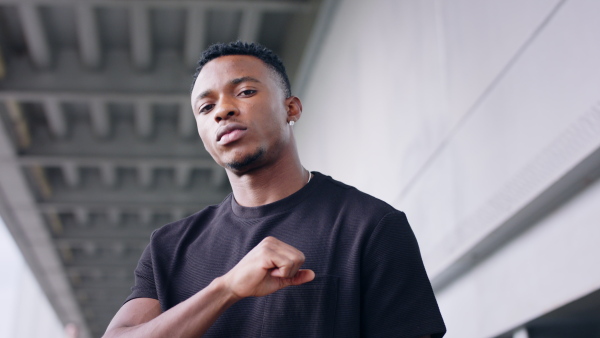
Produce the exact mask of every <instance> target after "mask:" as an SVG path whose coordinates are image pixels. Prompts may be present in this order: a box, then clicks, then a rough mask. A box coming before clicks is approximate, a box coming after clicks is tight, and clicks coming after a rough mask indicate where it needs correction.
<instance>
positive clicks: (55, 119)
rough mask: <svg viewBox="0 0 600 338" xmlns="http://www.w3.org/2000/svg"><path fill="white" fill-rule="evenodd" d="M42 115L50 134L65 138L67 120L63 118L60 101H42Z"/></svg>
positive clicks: (48, 98) (53, 99) (50, 98)
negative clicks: (44, 116)
mask: <svg viewBox="0 0 600 338" xmlns="http://www.w3.org/2000/svg"><path fill="white" fill-rule="evenodd" d="M44 113H45V115H46V119H47V120H48V127H50V130H51V131H52V134H54V136H56V137H59V138H64V137H65V136H67V131H68V126H67V119H66V118H65V115H64V112H63V109H62V106H61V104H60V101H59V100H57V99H56V98H53V97H47V98H46V99H45V100H44Z"/></svg>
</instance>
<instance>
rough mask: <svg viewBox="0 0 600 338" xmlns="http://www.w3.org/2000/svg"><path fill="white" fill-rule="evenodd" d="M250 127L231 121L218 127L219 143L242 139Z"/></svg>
mask: <svg viewBox="0 0 600 338" xmlns="http://www.w3.org/2000/svg"><path fill="white" fill-rule="evenodd" d="M247 129H248V128H246V127H244V126H243V125H241V124H239V123H229V124H227V125H225V126H223V127H220V128H219V129H217V143H220V144H227V143H230V142H233V141H236V140H238V139H240V138H241V137H242V136H243V135H244V134H245V133H246V130H247Z"/></svg>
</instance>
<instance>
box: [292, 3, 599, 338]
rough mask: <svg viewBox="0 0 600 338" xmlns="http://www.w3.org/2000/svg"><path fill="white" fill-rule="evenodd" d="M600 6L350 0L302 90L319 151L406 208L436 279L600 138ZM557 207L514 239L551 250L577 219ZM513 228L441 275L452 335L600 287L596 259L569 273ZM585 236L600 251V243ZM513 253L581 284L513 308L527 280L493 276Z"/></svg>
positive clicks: (308, 139)
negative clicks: (483, 255) (504, 240)
mask: <svg viewBox="0 0 600 338" xmlns="http://www.w3.org/2000/svg"><path fill="white" fill-rule="evenodd" d="M599 11H600V2H598V1H594V0H570V1H558V0H553V1H549V0H536V1H519V0H511V1H477V0H456V1H434V0H428V1H427V0H421V1H391V0H390V1H385V0H374V1H361V0H347V1H340V3H339V5H338V8H337V11H336V13H335V16H334V17H333V18H332V21H331V26H330V29H329V31H328V33H327V35H326V37H325V39H324V43H323V45H322V46H321V48H320V52H319V55H318V57H317V58H316V62H315V64H314V65H313V69H312V74H311V76H310V77H309V81H308V83H307V85H306V87H305V88H306V90H305V91H304V93H302V94H303V97H302V100H303V103H304V108H305V109H304V115H303V116H302V119H301V121H300V123H298V124H297V127H296V132H297V136H298V139H299V147H300V152H301V156H302V159H303V161H304V163H305V166H306V167H307V168H308V169H311V170H319V171H322V172H324V173H327V174H330V175H332V176H333V177H334V178H336V179H339V180H342V181H345V182H346V183H349V184H352V185H354V186H356V187H358V188H359V189H361V190H363V191H366V192H368V193H371V194H373V195H375V196H377V197H380V198H382V199H384V200H385V201H387V202H389V203H391V204H392V205H394V206H395V207H397V208H398V209H400V210H403V211H406V212H407V214H408V217H409V220H410V221H411V224H412V226H413V228H414V229H415V232H416V234H417V237H418V239H419V242H420V246H421V250H422V253H423V256H424V260H425V263H426V266H427V269H428V272H429V274H430V277H432V278H433V279H435V278H436V276H439V275H440V274H442V273H444V272H445V271H447V270H448V269H449V268H450V267H451V266H452V265H453V264H455V262H456V261H457V260H458V259H459V258H460V257H461V256H464V255H465V254H466V253H468V252H469V250H472V249H473V248H474V247H475V246H476V245H477V244H478V243H480V242H481V241H482V240H483V239H485V238H486V236H489V235H490V234H491V233H492V232H493V231H495V230H497V229H498V228H500V227H502V226H504V225H505V224H506V220H507V219H509V218H510V217H511V216H513V215H514V214H515V213H516V212H517V211H518V210H521V209H522V208H524V207H526V206H528V205H530V204H531V203H532V201H534V200H535V199H536V198H537V197H539V196H540V195H541V194H542V193H544V192H545V191H547V190H548V189H549V187H550V186H552V184H553V183H555V182H557V181H558V180H560V179H561V178H563V177H565V175H566V174H567V173H569V172H572V170H573V168H575V167H577V166H578V165H579V164H580V163H581V162H582V161H583V160H584V159H585V158H587V157H588V156H590V154H591V153H592V152H593V151H594V150H596V149H599V148H600V109H599V107H600V44H599V43H598V41H600V20H598V19H597V13H598V12H599ZM590 191H592V192H590ZM583 194H584V193H581V194H580V195H583ZM585 194H586V195H585V196H586V197H585V201H586V202H583V200H584V198H583V197H581V196H579V197H577V198H579V199H576V201H579V202H573V201H571V202H569V203H571V204H569V205H571V206H570V207H568V208H572V209H573V210H575V209H577V208H580V209H581V210H579V209H578V210H579V211H578V212H577V213H576V214H579V215H588V216H586V217H588V218H584V219H581V220H580V222H578V223H577V225H576V226H577V229H580V230H578V231H581V234H584V233H585V234H586V235H585V236H591V235H596V236H597V235H598V234H597V233H596V232H593V229H592V228H593V227H594V223H593V222H592V220H593V219H594V218H592V217H593V216H594V215H593V214H592V212H594V210H593V207H592V205H593V204H594V203H596V204H598V205H600V190H598V189H595V190H594V189H590V190H589V191H587V192H585ZM572 203H575V204H574V205H572ZM564 208H567V207H566V206H564ZM558 214H559V213H558V212H557V213H556V215H551V216H549V218H547V219H545V220H544V221H543V222H541V223H540V224H537V225H535V226H534V227H533V228H532V229H530V230H529V232H527V233H526V234H523V235H521V236H520V237H519V238H517V239H516V240H515V243H522V242H523V243H530V244H529V245H527V244H523V245H524V247H528V246H529V247H530V249H531V248H535V249H533V250H537V246H539V248H540V250H541V251H540V252H544V251H543V250H545V249H547V248H548V245H549V244H548V243H551V242H553V241H558V240H560V239H562V238H564V237H565V236H566V235H567V234H568V233H569V229H571V228H572V227H573V226H574V225H573V224H568V223H565V221H564V219H565V218H560V217H559V216H558ZM595 216H597V215H595ZM559 219H560V220H561V221H558V220H559ZM595 219H597V217H596V218H595ZM561 222H562V223H561ZM550 224H554V225H553V226H554V227H556V229H559V230H556V231H553V230H551V227H552V226H551V225H550ZM531 231H538V232H539V233H540V236H541V238H540V239H537V237H535V236H533V237H532V236H530V235H527V234H528V233H530V232H531ZM561 231H562V232H561ZM586 231H591V232H590V233H586ZM541 234H545V235H541ZM544 236H546V237H544ZM515 243H512V242H511V243H508V244H506V245H505V246H504V247H503V248H501V250H499V251H498V252H496V253H495V254H494V255H493V256H492V257H490V258H488V259H487V260H486V261H484V262H483V263H482V264H480V265H479V266H478V267H476V268H475V269H473V270H472V271H470V272H469V273H468V274H467V275H466V276H463V277H462V278H460V279H458V280H455V281H454V282H453V283H452V284H451V285H450V286H448V287H446V288H444V289H442V291H441V292H440V294H439V299H440V305H441V306H442V309H448V310H447V311H449V312H451V314H450V313H449V314H447V315H446V317H447V319H448V326H449V327H450V328H459V327H460V328H462V330H458V329H457V330H455V331H454V332H452V331H450V332H449V334H448V337H485V336H488V335H491V334H499V333H502V332H503V330H509V329H511V328H513V327H515V326H517V325H519V324H521V323H523V322H525V320H526V319H531V318H534V317H535V316H538V315H540V314H542V313H544V312H545V311H548V310H549V309H551V308H552V306H558V305H559V304H564V303H565V302H567V301H569V300H571V299H573V297H575V295H578V296H581V295H583V294H584V293H585V292H586V290H587V292H589V291H592V290H594V289H597V288H600V276H597V275H595V274H589V275H587V276H584V278H583V284H585V287H584V286H575V284H573V285H572V286H571V284H570V281H569V280H567V279H566V278H567V277H560V276H563V275H564V274H563V272H565V273H566V272H567V270H564V271H562V270H556V271H551V270H547V269H545V267H546V264H545V262H544V261H543V260H544V255H541V254H540V255H537V254H532V255H529V256H527V254H528V252H527V250H524V251H522V252H519V251H518V249H517V247H516V246H515V247H513V246H514V245H517V244H515ZM571 245H573V246H577V245H578V243H577V241H576V240H575V239H573V240H572V241H569V244H568V245H566V246H561V247H560V248H559V249H558V253H559V254H560V255H561V257H563V259H564V260H565V261H566V262H570V261H576V260H579V256H578V255H579V254H581V253H580V252H579V251H578V250H571V248H570V246H571ZM585 250H592V251H590V252H588V254H589V255H590V257H589V258H590V260H591V261H587V263H592V262H593V261H594V260H595V261H596V262H599V261H600V259H596V258H595V257H600V247H598V248H593V247H586V249H585ZM519 257H522V259H521V258H519ZM509 263H510V266H512V267H511V268H510V269H508V270H506V273H508V274H512V275H514V277H515V279H514V280H513V281H514V283H516V284H515V285H519V284H518V282H519V280H520V279H519V277H516V276H521V277H522V276H528V273H530V272H532V271H534V272H535V271H537V270H536V267H539V268H540V271H537V272H538V273H539V274H540V275H539V278H540V279H539V280H538V279H535V280H533V281H532V282H531V283H532V285H535V283H537V282H541V281H543V278H558V282H557V283H563V284H566V285H567V286H568V287H567V289H566V291H565V292H563V293H556V292H551V288H548V289H544V288H540V289H536V288H535V287H532V288H529V289H528V288H524V289H523V290H524V291H523V292H524V293H527V292H531V293H532V297H529V298H528V302H527V303H526V304H524V305H523V304H521V305H520V306H519V311H510V309H511V308H513V307H515V304H516V300H517V299H520V297H522V295H520V294H518V292H516V293H515V294H512V295H511V294H510V293H509V294H506V293H507V290H508V288H509V285H510V284H502V283H497V282H496V283H491V284H490V283H489V280H490V279H494V278H499V277H500V276H499V275H497V271H496V269H500V267H501V266H503V265H502V264H509ZM599 263H600V262H599ZM567 267H568V264H566V265H564V266H561V268H565V269H566V268H567ZM588 268H589V266H588ZM573 269H575V267H573ZM498 271H501V270H498ZM577 271H579V270H577ZM577 271H571V272H573V273H575V272H577ZM579 272H580V271H579ZM509 280H510V279H509ZM511 287H512V286H511ZM477 290H480V291H481V293H483V294H485V295H503V296H502V297H497V298H494V297H495V296H490V297H480V296H481V294H480V293H478V292H477ZM535 290H537V291H535ZM465 297H466V298H465ZM469 299H470V300H471V302H470V303H469V302H467V301H466V300H469ZM495 302H500V304H499V305H500V306H499V307H497V308H496V310H493V308H494V307H495V306H497V305H498V304H495ZM467 304H468V306H467ZM473 314H480V317H481V316H488V317H486V318H487V319H486V318H480V319H481V320H480V321H473V318H472V316H473ZM475 322H477V323H475Z"/></svg>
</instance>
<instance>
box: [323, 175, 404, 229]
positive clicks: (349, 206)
mask: <svg viewBox="0 0 600 338" xmlns="http://www.w3.org/2000/svg"><path fill="white" fill-rule="evenodd" d="M315 175H317V177H320V179H319V182H321V184H320V185H319V189H320V193H322V194H325V195H326V196H327V198H331V199H333V200H334V201H335V203H337V207H338V208H340V210H344V211H346V212H352V213H356V214H360V215H362V216H366V215H370V216H371V217H374V218H375V219H379V220H381V219H383V218H384V217H385V216H386V215H388V214H396V213H400V214H403V213H402V212H400V211H398V210H396V209H395V208H394V207H392V206H391V205H389V204H388V203H386V202H384V201H382V200H380V199H378V198H377V197H374V196H371V195H369V194H367V193H365V192H362V191H360V190H358V189H357V188H355V187H353V186H351V185H348V184H346V183H343V182H340V181H337V180H335V179H333V178H331V177H330V176H326V175H323V174H321V173H319V172H315Z"/></svg>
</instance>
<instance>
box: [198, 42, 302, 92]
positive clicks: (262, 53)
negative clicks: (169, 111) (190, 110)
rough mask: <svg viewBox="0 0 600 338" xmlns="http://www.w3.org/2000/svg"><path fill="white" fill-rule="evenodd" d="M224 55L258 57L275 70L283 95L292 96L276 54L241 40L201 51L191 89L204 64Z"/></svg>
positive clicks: (219, 44) (258, 45)
mask: <svg viewBox="0 0 600 338" xmlns="http://www.w3.org/2000/svg"><path fill="white" fill-rule="evenodd" d="M226 55H250V56H254V57H256V58H258V59H260V60H261V61H262V62H264V63H265V65H267V67H269V68H270V69H271V70H273V71H275V74H277V77H278V78H279V82H280V85H281V89H283V93H284V94H285V97H286V98H288V97H290V96H292V89H291V86H290V80H289V79H288V76H287V73H286V71H285V66H284V65H283V62H281V59H280V58H279V57H278V56H277V54H275V53H273V51H271V50H270V49H268V48H267V47H265V46H262V45H260V44H258V43H247V42H243V41H235V42H230V43H215V44H213V45H211V46H210V47H208V48H207V49H206V50H205V51H204V52H202V56H201V57H200V60H198V68H196V73H195V74H194V77H193V80H192V89H193V88H194V84H195V83H196V79H197V78H198V75H199V74H200V71H201V70H202V68H203V67H204V65H206V64H207V63H209V62H210V61H212V60H214V59H216V58H218V57H221V56H226Z"/></svg>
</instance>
